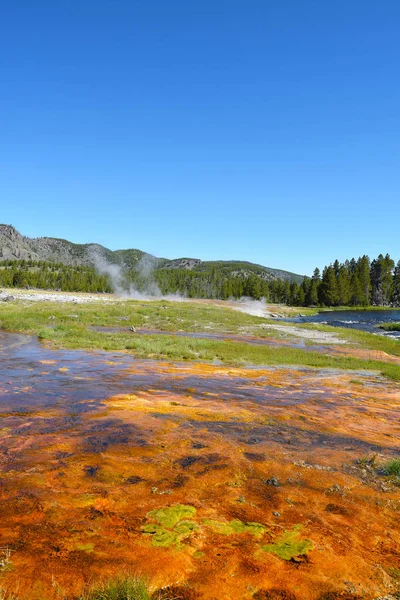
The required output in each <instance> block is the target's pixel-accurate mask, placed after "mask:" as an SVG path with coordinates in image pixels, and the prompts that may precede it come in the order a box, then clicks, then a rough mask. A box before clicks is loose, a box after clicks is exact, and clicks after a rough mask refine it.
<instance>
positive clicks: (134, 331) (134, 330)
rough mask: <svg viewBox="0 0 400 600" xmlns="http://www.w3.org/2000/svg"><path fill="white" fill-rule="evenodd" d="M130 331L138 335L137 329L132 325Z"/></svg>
mask: <svg viewBox="0 0 400 600" xmlns="http://www.w3.org/2000/svg"><path fill="white" fill-rule="evenodd" d="M129 331H133V333H136V328H135V327H134V326H133V325H131V327H129Z"/></svg>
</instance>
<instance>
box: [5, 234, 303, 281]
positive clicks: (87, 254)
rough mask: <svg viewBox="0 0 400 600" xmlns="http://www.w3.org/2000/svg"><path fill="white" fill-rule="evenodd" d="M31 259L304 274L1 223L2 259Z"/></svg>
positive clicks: (286, 276)
mask: <svg viewBox="0 0 400 600" xmlns="http://www.w3.org/2000/svg"><path fill="white" fill-rule="evenodd" d="M6 260H31V261H46V262H54V263H62V264H64V265H68V266H95V267H96V266H98V265H99V263H102V264H104V263H106V264H116V265H120V266H121V267H123V268H126V269H135V267H137V266H138V265H139V268H140V270H141V271H143V270H144V271H146V269H148V270H151V269H183V270H187V271H192V272H198V273H205V272H211V271H215V272H218V273H222V274H224V275H241V276H244V277H247V276H249V275H252V274H254V275H258V276H259V277H261V278H262V279H265V280H266V281H274V280H277V279H282V280H285V281H286V280H288V281H294V282H296V283H301V281H302V280H303V277H302V276H301V275H296V274H295V273H291V272H289V271H282V270H280V269H272V268H270V267H265V266H262V265H257V264H254V263H250V262H245V261H223V260H221V261H202V260H200V259H196V258H178V259H173V260H170V259H166V258H158V257H156V256H153V255H151V254H148V253H146V252H143V251H142V250H138V249H128V250H114V251H113V250H109V249H108V248H105V247H104V246H101V245H100V244H93V243H92V244H74V243H72V242H69V241H68V240H63V239H58V238H50V237H41V238H28V237H26V236H23V235H21V234H20V233H19V232H18V231H17V230H16V229H15V227H13V226H12V225H1V224H0V261H6Z"/></svg>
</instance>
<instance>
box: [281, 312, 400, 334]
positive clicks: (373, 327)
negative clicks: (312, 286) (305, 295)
mask: <svg viewBox="0 0 400 600" xmlns="http://www.w3.org/2000/svg"><path fill="white" fill-rule="evenodd" d="M285 321H290V322H293V323H319V324H321V325H331V326H332V327H349V328H350V329H361V330H362V331H368V332H370V333H379V334H381V335H386V336H389V337H393V338H396V339H399V340H400V331H385V330H383V329H380V328H379V325H382V324H385V323H400V309H393V310H336V311H335V310H332V311H322V312H320V313H318V314H316V315H312V316H310V317H305V316H304V317H295V318H292V319H285Z"/></svg>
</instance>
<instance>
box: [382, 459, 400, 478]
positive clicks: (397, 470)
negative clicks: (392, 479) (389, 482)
mask: <svg viewBox="0 0 400 600" xmlns="http://www.w3.org/2000/svg"><path fill="white" fill-rule="evenodd" d="M383 468H384V471H385V473H387V474H388V475H394V476H396V477H400V458H393V459H392V460H389V462H387V463H386V464H385V465H384V466H383Z"/></svg>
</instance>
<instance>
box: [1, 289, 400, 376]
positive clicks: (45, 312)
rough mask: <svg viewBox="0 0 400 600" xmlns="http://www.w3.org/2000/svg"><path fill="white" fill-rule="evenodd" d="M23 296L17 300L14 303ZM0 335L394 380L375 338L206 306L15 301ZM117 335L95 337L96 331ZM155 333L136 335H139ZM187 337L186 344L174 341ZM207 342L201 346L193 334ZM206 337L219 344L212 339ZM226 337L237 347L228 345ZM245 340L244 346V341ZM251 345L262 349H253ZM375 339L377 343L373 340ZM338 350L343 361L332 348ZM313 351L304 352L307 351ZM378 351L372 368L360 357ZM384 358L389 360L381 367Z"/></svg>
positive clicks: (386, 344) (387, 347)
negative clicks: (366, 374) (343, 371)
mask: <svg viewBox="0 0 400 600" xmlns="http://www.w3.org/2000/svg"><path fill="white" fill-rule="evenodd" d="M22 296H24V295H22ZM0 327H1V328H3V329H6V330H8V331H19V332H23V333H28V334H31V335H34V336H37V337H38V338H39V339H40V340H41V341H42V343H45V344H49V345H52V346H54V347H59V348H75V349H86V350H106V351H123V352H127V353H131V354H133V355H135V356H136V357H141V358H152V359H154V358H157V359H167V360H186V361H206V362H215V361H219V362H221V363H224V364H227V365H229V364H232V365H238V364H242V365H243V364H248V365H274V364H275V365H279V364H285V365H307V366H312V367H316V368H340V369H353V370H359V369H364V370H376V371H378V372H381V373H383V374H385V376H387V377H390V378H392V379H400V366H399V365H398V364H397V362H396V361H392V360H390V357H391V356H394V357H396V356H400V344H397V343H396V342H395V341H393V340H389V339H387V338H384V337H383V336H382V337H381V338H379V336H374V335H371V334H366V333H363V332H359V331H355V330H351V331H350V330H345V329H337V328H332V327H327V326H321V325H319V326H315V325H298V326H296V327H293V326H292V325H290V324H287V323H283V322H282V321H279V322H278V321H277V320H272V319H265V318H263V317H259V316H254V315H250V314H247V313H244V312H241V311H237V310H233V309H232V308H229V307H226V305H225V306H221V305H220V304H219V303H218V304H214V303H212V302H211V301H207V302H197V301H193V302H191V301H185V302H168V301H166V300H159V301H153V302H149V301H138V300H136V301H134V300H129V301H127V300H124V299H117V300H116V301H114V302H113V301H111V302H110V301H108V300H107V301H106V302H100V301H94V302H82V303H76V304H73V305H71V303H70V302H63V301H61V302H54V301H51V302H45V301H41V302H31V301H29V300H26V297H24V299H23V298H22V297H20V298H19V299H15V300H10V301H8V302H3V303H0ZM99 327H100V328H101V327H104V328H107V327H108V328H114V329H115V328H117V329H118V330H117V331H115V330H112V329H111V330H110V331H109V332H108V331H106V332H100V331H97V330H96V328H99ZM141 329H144V330H149V329H150V330H160V331H162V334H161V333H147V334H141V333H140V330H141ZM180 332H187V333H188V335H187V336H179V335H178V334H179V333H180ZM199 332H203V333H206V334H210V337H209V339H204V338H199V337H196V333H199ZM191 334H192V335H191ZM213 334H214V335H215V334H222V335H224V334H225V335H226V336H227V337H226V338H224V339H223V340H220V339H213V337H212V336H213ZM229 335H237V336H240V339H236V340H232V339H229ZM250 337H251V338H252V339H249V338H250ZM254 338H255V339H260V340H261V341H262V340H266V341H270V342H271V344H270V345H262V344H258V345H257V344H256V343H255V342H254ZM378 338H379V339H378ZM344 343H345V345H346V348H347V346H348V350H346V353H343V352H340V353H339V352H337V350H335V347H337V346H340V345H341V346H343V344H344ZM310 345H312V346H317V347H316V348H312V349H311V348H310V349H308V346H310ZM352 348H360V349H363V350H365V351H368V350H369V351H379V352H380V353H381V354H380V356H379V360H376V357H375V356H371V355H368V352H366V353H364V354H361V355H358V356H357V355H356V354H353V353H352ZM382 353H385V354H386V355H387V356H388V358H389V360H388V361H385V360H382V358H383V357H384V354H382Z"/></svg>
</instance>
